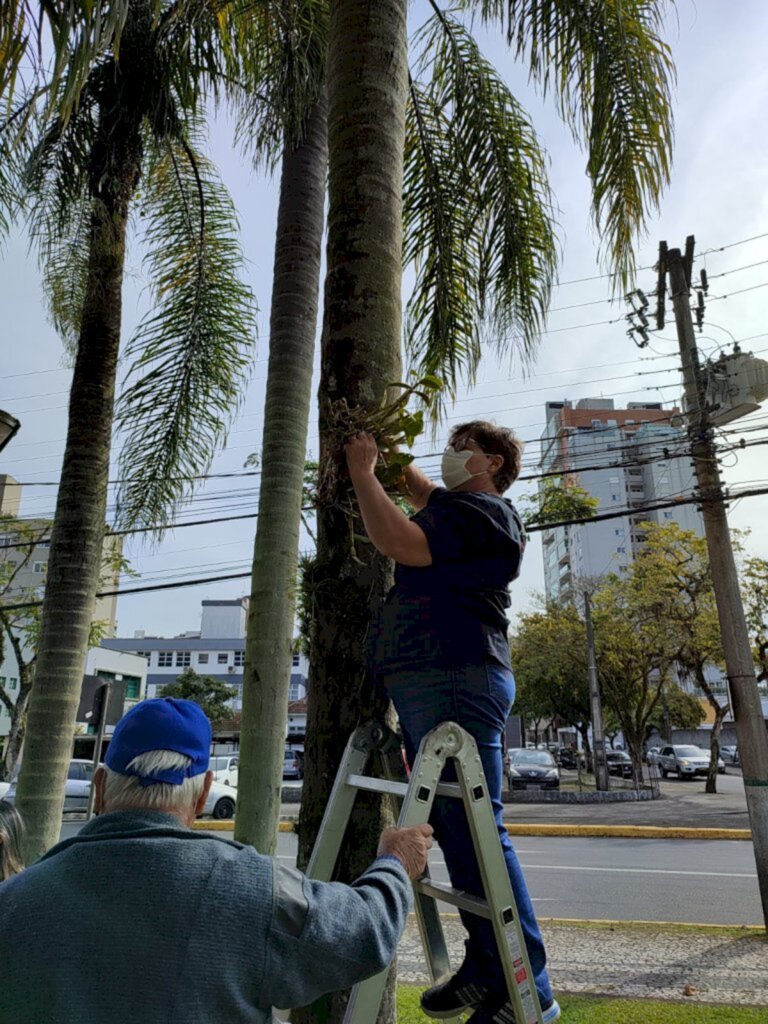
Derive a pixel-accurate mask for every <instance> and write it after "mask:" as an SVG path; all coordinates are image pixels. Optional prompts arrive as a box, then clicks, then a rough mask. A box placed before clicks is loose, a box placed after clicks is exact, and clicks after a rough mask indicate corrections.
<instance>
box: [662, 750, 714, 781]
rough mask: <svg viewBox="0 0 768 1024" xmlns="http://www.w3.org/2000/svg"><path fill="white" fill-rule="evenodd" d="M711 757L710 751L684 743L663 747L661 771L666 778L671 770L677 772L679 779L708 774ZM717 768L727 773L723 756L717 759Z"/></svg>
mask: <svg viewBox="0 0 768 1024" xmlns="http://www.w3.org/2000/svg"><path fill="white" fill-rule="evenodd" d="M709 757H710V755H709V751H708V750H702V748H701V747H694V746H688V745H684V744H673V745H672V746H670V747H662V748H661V750H660V752H659V755H658V765H659V771H660V772H661V775H662V778H664V779H666V777H667V776H668V775H669V774H670V772H676V773H677V777H678V778H679V779H691V778H693V777H694V776H696V775H706V774H707V773H708V772H709ZM717 770H718V772H719V773H720V774H721V775H723V774H724V773H725V762H724V761H723V759H722V757H719V758H718V759H717Z"/></svg>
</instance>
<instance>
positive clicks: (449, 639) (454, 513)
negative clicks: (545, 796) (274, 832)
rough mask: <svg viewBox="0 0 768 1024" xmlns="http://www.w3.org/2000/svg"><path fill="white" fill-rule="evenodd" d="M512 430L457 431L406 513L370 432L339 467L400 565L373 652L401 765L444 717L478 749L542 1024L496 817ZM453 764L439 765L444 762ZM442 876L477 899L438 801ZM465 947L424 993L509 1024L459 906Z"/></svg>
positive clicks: (534, 941) (513, 530)
mask: <svg viewBox="0 0 768 1024" xmlns="http://www.w3.org/2000/svg"><path fill="white" fill-rule="evenodd" d="M521 454H522V444H521V443H520V442H519V441H518V440H517V438H516V437H515V436H514V434H513V433H512V431H511V430H508V429H507V428H505V427H497V426H495V425H494V424H492V423H487V422H485V421H482V420H476V421H473V422H471V423H464V424H461V425H460V426H458V427H456V428H455V429H454V430H453V431H452V433H451V436H450V443H449V445H448V447H447V448H446V450H445V452H444V453H443V459H442V477H443V484H444V487H439V486H438V485H437V484H435V483H434V481H432V480H430V479H429V478H428V477H427V476H425V475H424V474H423V473H422V472H421V471H420V470H418V469H417V468H416V467H415V466H413V465H409V466H408V467H407V468H406V470H405V482H406V488H407V496H408V499H409V501H410V502H411V504H412V505H413V506H414V507H415V508H416V513H415V514H414V515H413V516H412V517H411V518H410V519H409V518H408V517H407V516H406V515H405V514H404V513H403V512H402V511H401V510H400V509H399V508H398V507H397V505H396V504H395V503H394V502H393V501H391V500H390V498H389V496H388V495H387V493H386V491H385V490H384V488H383V487H382V486H381V484H380V483H379V481H378V479H377V478H376V476H375V472H374V471H375V469H376V464H377V462H378V460H379V457H380V453H379V451H378V448H377V445H376V441H375V440H374V438H373V437H372V436H371V435H370V434H359V435H358V436H357V437H356V438H354V439H353V440H352V441H351V442H350V443H349V444H348V445H347V447H346V456H347V464H348V466H349V473H350V477H351V480H352V484H353V486H354V489H355V493H356V495H357V500H358V503H359V506H360V511H361V514H362V517H363V522H364V523H365V528H366V531H367V533H368V536H369V538H370V539H371V541H372V542H373V544H374V545H375V546H376V548H377V549H378V550H379V551H380V552H381V553H382V554H383V555H387V556H388V557H390V558H393V559H394V560H395V562H396V563H397V565H396V569H395V585H394V587H393V588H392V590H391V591H390V593H389V595H388V597H387V600H386V602H385V605H384V608H383V610H382V614H381V617H380V620H379V623H378V628H377V630H376V636H375V641H374V648H373V652H372V653H373V659H374V669H375V673H376V676H377V678H378V679H379V680H380V682H381V683H382V684H383V685H384V687H385V688H386V690H387V692H388V694H389V696H390V698H391V699H392V701H393V703H394V705H395V708H396V710H397V714H398V718H399V719H400V726H401V729H402V733H403V739H404V741H405V750H406V755H407V757H408V761H409V763H411V764H412V763H413V758H414V757H415V754H416V751H417V750H418V748H419V744H420V743H421V740H422V739H423V737H424V736H425V735H426V734H427V733H428V732H429V731H430V730H431V729H433V728H434V727H435V726H437V725H439V724H440V723H441V722H445V721H453V722H456V723H457V724H458V725H460V726H462V728H464V729H466V730H467V732H468V733H470V734H471V735H472V736H473V737H474V739H475V741H476V743H477V746H478V750H479V752H480V757H481V760H482V764H483V769H484V771H485V777H486V781H487V784H488V789H489V793H490V796H491V801H492V803H493V809H494V814H495V817H496V822H497V825H498V828H499V836H500V838H501V844H502V848H503V850H504V858H505V860H506V864H507V869H508V871H509V878H510V882H511V883H512V890H513V892H514V896H515V901H516V903H517V908H518V913H519V917H520V924H521V926H522V930H523V935H524V937H525V944H526V947H527V950H528V956H529V957H530V961H531V968H532V970H533V975H534V981H535V984H536V991H537V993H538V996H539V1001H540V1003H541V1008H542V1015H543V1019H544V1021H545V1024H551V1022H553V1021H556V1020H558V1019H559V1017H560V1007H559V1006H558V1004H557V1002H556V1001H555V999H554V997H553V995H552V989H551V986H550V983H549V978H548V976H547V970H546V953H545V950H544V943H543V941H542V938H541V932H540V931H539V926H538V923H537V921H536V916H535V914H534V912H533V906H532V905H531V900H530V897H529V895H528V889H527V887H526V884H525V879H524V877H523V873H522V870H521V868H520V863H519V861H518V859H517V855H516V853H515V851H514V848H513V847H512V843H511V842H510V839H509V836H508V835H507V831H506V829H505V827H504V823H503V821H502V803H501V789H502V781H503V776H504V772H503V764H502V742H501V739H502V733H503V731H504V725H505V722H506V720H507V717H508V716H509V712H510V710H511V707H512V702H513V700H514V696H515V681H514V677H513V675H512V669H511V667H510V660H509V642H508V640H507V627H508V621H507V618H506V614H505V613H506V610H507V608H508V607H509V603H510V602H509V594H508V591H507V588H508V586H509V584H510V583H511V582H512V580H514V579H516V578H517V576H518V575H519V572H520V564H521V561H522V557H523V549H524V547H525V534H524V531H523V527H522V523H521V521H520V516H519V515H518V513H517V510H516V509H515V507H514V505H513V504H512V503H511V502H510V501H508V500H507V499H506V498H504V497H502V495H503V494H504V492H505V491H506V490H507V488H508V487H509V486H510V485H511V484H512V483H513V481H514V480H515V479H516V478H517V476H518V474H519V472H520V458H521ZM452 771H453V768H452V766H449V767H448V768H447V769H446V776H444V777H445V778H448V777H449V776H448V774H447V773H448V772H452ZM432 824H433V825H434V829H435V835H436V838H437V840H438V842H439V843H440V848H441V849H442V851H443V855H444V857H445V862H446V865H447V867H448V873H449V874H450V877H451V883H452V885H453V886H454V887H455V888H457V889H463V890H464V891H466V892H469V893H473V894H475V895H477V896H482V895H483V887H482V881H481V879H480V872H479V869H478V865H477V861H476V858H475V854H474V846H473V844H472V838H471V835H470V831H469V825H468V822H467V819H466V815H465V812H464V808H463V807H462V806H461V805H460V803H459V802H458V801H455V800H450V799H448V798H439V797H438V798H437V799H436V800H435V804H434V811H433V816H432ZM462 920H463V922H464V926H465V928H466V929H467V932H468V939H467V942H466V955H465V958H464V962H463V963H462V965H461V967H460V968H459V970H458V971H457V972H456V974H454V975H453V976H452V977H451V978H450V979H449V980H448V981H447V982H445V983H443V984H442V985H437V986H434V987H433V988H431V989H428V990H427V991H426V992H424V993H422V997H421V1005H422V1009H423V1010H424V1012H425V1013H426V1014H427V1015H428V1016H430V1017H435V1018H438V1019H441V1018H442V1019H447V1018H450V1017H455V1016H457V1015H458V1014H459V1013H462V1012H464V1011H467V1010H473V1011H474V1013H473V1015H472V1017H471V1024H514V1012H513V1009H512V1004H511V1002H510V1000H509V995H508V993H507V989H506V983H505V980H504V975H503V971H502V967H501V963H500V960H499V958H498V955H497V953H496V944H495V940H494V935H493V929H492V927H491V924H490V922H489V921H486V920H483V919H482V918H478V917H476V916H474V915H469V914H467V915H462Z"/></svg>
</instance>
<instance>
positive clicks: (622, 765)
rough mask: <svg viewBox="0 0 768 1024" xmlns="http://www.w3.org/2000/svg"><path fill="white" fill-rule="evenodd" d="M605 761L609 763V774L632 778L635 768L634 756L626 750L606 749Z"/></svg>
mask: <svg viewBox="0 0 768 1024" xmlns="http://www.w3.org/2000/svg"><path fill="white" fill-rule="evenodd" d="M605 761H606V764H607V765H608V774H609V775H615V776H617V777H618V778H621V779H631V778H632V776H633V774H634V770H633V768H632V758H631V757H630V756H629V754H628V753H627V752H626V751H625V750H606V752H605Z"/></svg>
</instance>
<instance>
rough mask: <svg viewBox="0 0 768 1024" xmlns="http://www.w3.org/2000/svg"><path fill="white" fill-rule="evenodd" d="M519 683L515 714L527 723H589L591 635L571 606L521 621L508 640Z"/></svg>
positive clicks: (532, 614)
mask: <svg viewBox="0 0 768 1024" xmlns="http://www.w3.org/2000/svg"><path fill="white" fill-rule="evenodd" d="M510 653H511V657H512V665H513V668H514V671H515V681H516V683H517V695H516V697H515V705H514V710H515V713H516V714H521V715H523V717H525V718H531V719H536V718H542V717H544V716H545V715H548V716H550V717H554V716H559V717H560V718H562V719H563V720H564V721H566V722H568V724H569V725H576V724H578V723H579V722H584V721H587V720H588V719H589V685H588V675H587V635H586V629H585V626H584V622H583V621H582V620H581V618H580V617H579V614H578V612H577V611H576V609H575V608H574V607H573V605H558V604H548V605H547V606H546V607H545V608H544V609H542V610H540V611H534V612H529V613H527V614H524V615H521V616H520V617H519V618H518V619H517V622H516V625H515V630H514V633H513V634H512V637H511V639H510Z"/></svg>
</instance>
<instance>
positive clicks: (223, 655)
mask: <svg viewBox="0 0 768 1024" xmlns="http://www.w3.org/2000/svg"><path fill="white" fill-rule="evenodd" d="M216 661H217V663H218V664H219V665H226V664H227V662H228V661H229V654H227V652H226V651H221V652H220V653H219V654H218V655H217V656H216Z"/></svg>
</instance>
